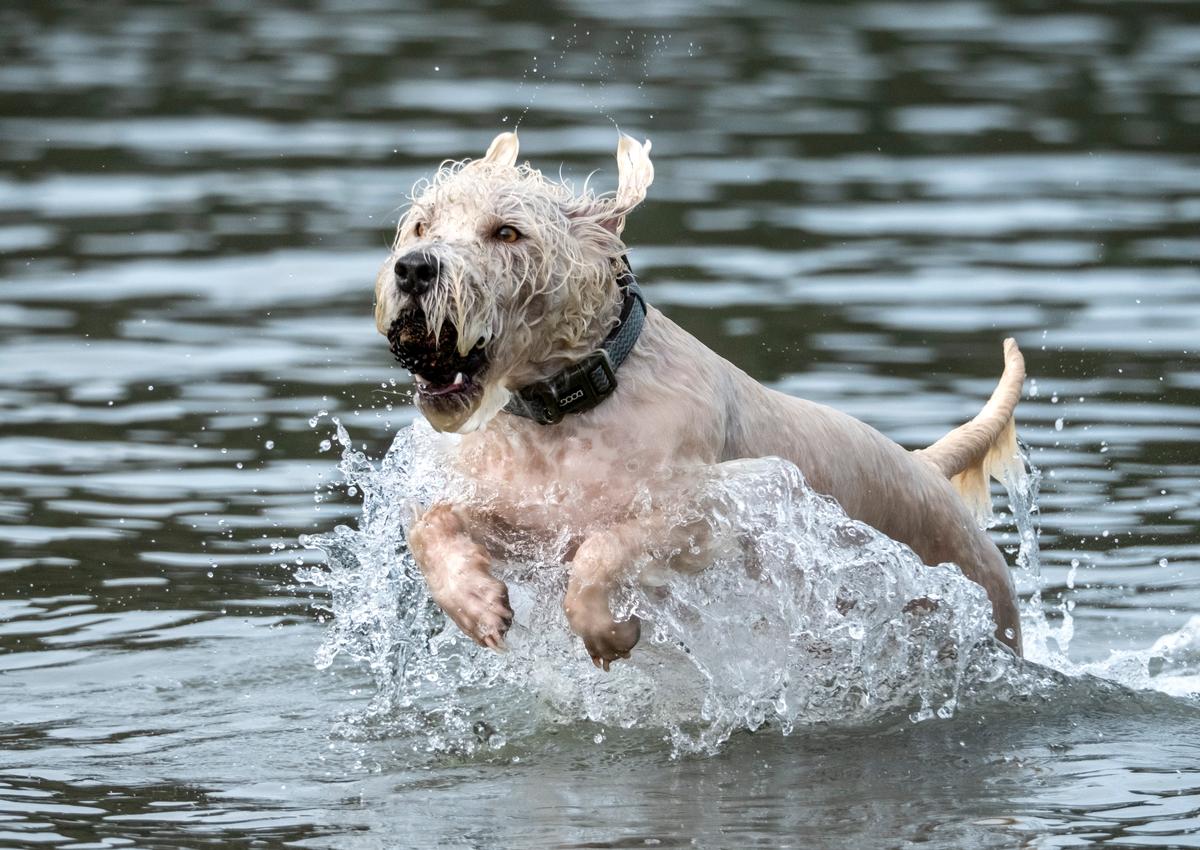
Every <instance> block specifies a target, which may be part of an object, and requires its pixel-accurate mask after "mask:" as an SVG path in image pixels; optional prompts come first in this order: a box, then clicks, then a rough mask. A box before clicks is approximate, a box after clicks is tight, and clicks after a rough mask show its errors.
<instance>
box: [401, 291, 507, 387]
mask: <svg viewBox="0 0 1200 850" xmlns="http://www.w3.org/2000/svg"><path fill="white" fill-rule="evenodd" d="M387 339H388V344H389V346H390V348H391V351H392V354H393V355H394V356H395V358H396V359H397V360H398V361H400V364H401V365H402V366H404V368H405V369H407V370H408V371H410V372H412V373H413V374H414V375H416V376H419V377H418V380H420V381H425V382H428V383H429V384H434V385H449V384H454V383H455V382H456V381H457V380H458V379H460V378H463V379H466V380H471V379H473V378H474V377H475V376H476V374H477V373H478V372H479V371H480V370H481V369H482V368H483V366H484V365H485V364H486V362H487V356H486V355H485V354H484V351H483V346H482V345H476V346H475V347H474V348H472V349H471V350H470V351H468V352H467V353H466V355H461V354H459V353H458V348H457V345H458V332H457V331H456V330H455V329H454V326H453V325H452V324H451V323H450V322H444V323H443V324H442V329H441V332H440V333H439V334H438V336H437V337H436V338H434V336H433V334H431V333H430V332H429V329H428V328H427V327H426V324H425V314H424V313H423V312H422V311H421V310H411V311H409V312H407V313H404V314H402V315H401V316H399V317H398V318H397V319H396V320H395V321H394V322H392V326H391V327H390V328H389V329H388V334H387Z"/></svg>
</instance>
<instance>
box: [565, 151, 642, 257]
mask: <svg viewBox="0 0 1200 850" xmlns="http://www.w3.org/2000/svg"><path fill="white" fill-rule="evenodd" d="M653 182H654V166H653V165H652V164H651V163H650V140H649V139H647V140H646V142H645V143H644V144H643V143H642V142H639V141H638V140H637V139H635V138H633V137H632V136H627V135H625V134H624V133H622V134H621V135H620V138H619V139H618V141H617V191H616V194H614V195H611V196H601V197H599V198H591V196H590V195H585V198H581V199H579V200H580V203H579V204H577V205H576V206H575V207H574V208H573V209H570V210H568V211H567V215H568V217H570V218H573V219H581V220H587V221H590V222H592V223H593V224H597V225H599V226H600V227H602V228H603V229H605V230H607V231H608V232H609V233H611V234H612V235H613V236H617V237H619V236H620V235H621V231H622V230H624V229H625V216H626V215H628V214H629V213H630V212H631V211H632V210H633V208H634V207H636V206H637V205H638V204H640V203H641V202H642V201H644V200H645V199H646V190H647V189H649V188H650V184H651V183H653Z"/></svg>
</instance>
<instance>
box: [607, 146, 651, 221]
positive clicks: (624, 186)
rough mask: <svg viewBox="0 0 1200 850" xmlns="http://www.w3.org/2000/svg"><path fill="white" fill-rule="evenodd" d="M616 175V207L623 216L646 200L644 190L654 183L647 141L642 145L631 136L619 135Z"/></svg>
mask: <svg viewBox="0 0 1200 850" xmlns="http://www.w3.org/2000/svg"><path fill="white" fill-rule="evenodd" d="M617 175H618V182H617V199H616V200H617V207H618V208H620V209H621V210H622V213H621V214H622V215H624V214H625V213H627V212H629V211H630V210H632V209H633V208H634V207H636V206H637V205H638V204H640V203H641V202H642V201H644V200H646V190H647V189H649V188H650V184H651V183H653V182H654V165H653V164H651V162H650V140H649V139H646V143H645V144H642V143H640V142H639V141H637V139H635V138H633V136H627V135H625V134H624V133H622V134H621V138H620V140H619V141H618V142H617Z"/></svg>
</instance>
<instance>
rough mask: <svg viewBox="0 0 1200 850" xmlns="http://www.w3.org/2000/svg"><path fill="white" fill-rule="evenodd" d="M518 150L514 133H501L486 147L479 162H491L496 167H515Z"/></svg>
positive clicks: (518, 145)
mask: <svg viewBox="0 0 1200 850" xmlns="http://www.w3.org/2000/svg"><path fill="white" fill-rule="evenodd" d="M519 149H520V143H519V142H518V141H517V134H516V133H501V134H500V135H499V136H497V137H496V138H494V139H492V143H491V144H490V145H489V146H488V149H487V153H485V154H484V155H483V159H481V160H479V161H480V162H491V163H495V164H496V165H516V164H517V151H518V150H519Z"/></svg>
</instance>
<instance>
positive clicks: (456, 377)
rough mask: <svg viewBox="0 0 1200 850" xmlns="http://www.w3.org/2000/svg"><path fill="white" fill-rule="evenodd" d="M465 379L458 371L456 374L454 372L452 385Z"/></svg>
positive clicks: (456, 384)
mask: <svg viewBox="0 0 1200 850" xmlns="http://www.w3.org/2000/svg"><path fill="white" fill-rule="evenodd" d="M465 380H466V378H464V377H463V373H462V372H459V373H458V374H456V375H455V376H454V386H456V387H457V386H458V385H459V384H461V383H463V382H464V381H465Z"/></svg>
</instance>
